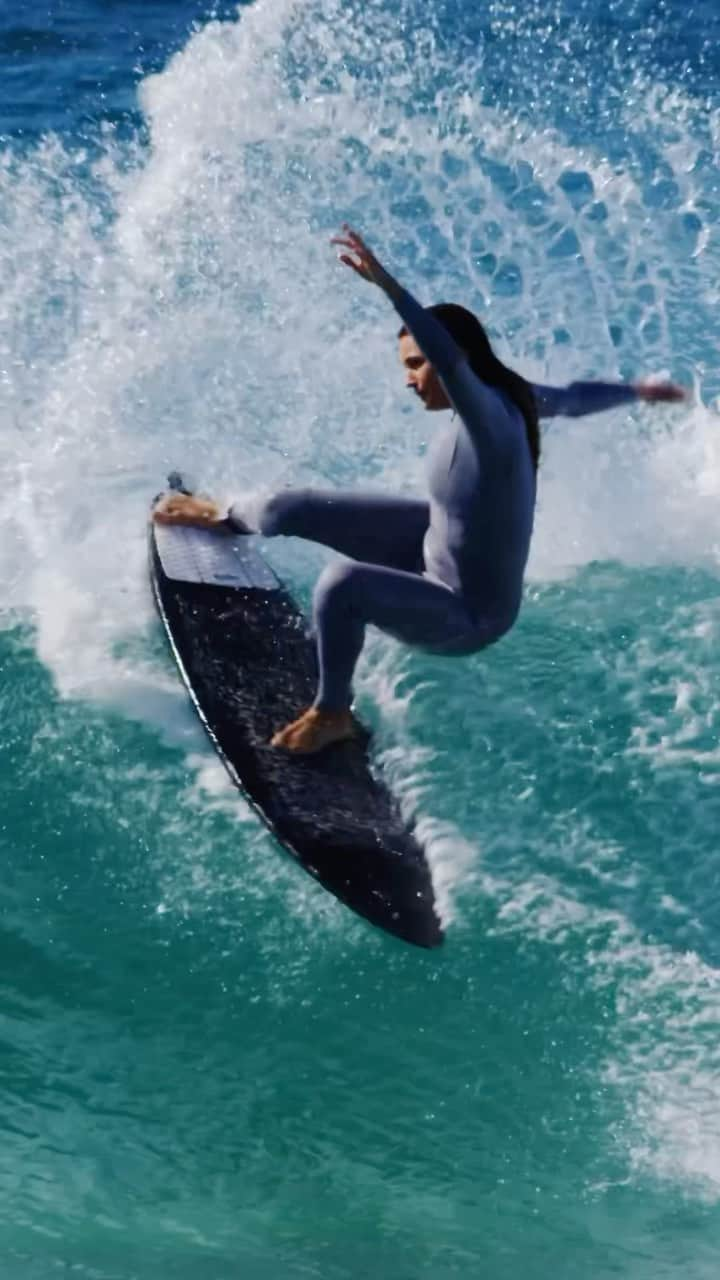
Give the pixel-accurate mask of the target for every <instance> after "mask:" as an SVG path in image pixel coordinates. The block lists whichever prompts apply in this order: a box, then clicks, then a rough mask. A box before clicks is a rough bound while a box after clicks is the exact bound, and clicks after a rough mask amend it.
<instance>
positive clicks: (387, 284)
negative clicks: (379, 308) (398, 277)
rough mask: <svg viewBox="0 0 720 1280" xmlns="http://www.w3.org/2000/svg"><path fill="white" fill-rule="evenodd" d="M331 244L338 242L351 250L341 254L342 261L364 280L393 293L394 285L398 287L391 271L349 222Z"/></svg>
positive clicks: (342, 246)
mask: <svg viewBox="0 0 720 1280" xmlns="http://www.w3.org/2000/svg"><path fill="white" fill-rule="evenodd" d="M331 244H337V245H340V247H341V248H343V249H347V250H349V252H348V253H341V254H340V255H339V257H340V261H341V262H344V263H345V266H346V267H352V269H353V271H356V272H357V274H358V275H359V276H360V277H361V279H362V280H367V281H369V283H370V284H376V285H377V286H378V288H379V289H382V290H384V292H385V293H392V289H393V286H394V287H395V288H397V287H398V286H397V284H396V282H395V281H394V280H393V278H392V276H391V275H390V274H389V272H387V271H386V270H385V268H384V267H383V266H382V265H381V264H380V262H379V261H378V259H377V258H376V257H375V254H374V253H373V252H372V250H371V249H369V248H368V246H367V245H366V244H365V241H364V240H363V238H362V236H359V235H358V233H357V231H353V230H352V228H351V227H349V226H348V224H347V222H344V223H343V227H342V235H340V236H335V237H334V239H333V240H332V241H331Z"/></svg>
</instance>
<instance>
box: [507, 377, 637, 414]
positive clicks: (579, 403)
mask: <svg viewBox="0 0 720 1280" xmlns="http://www.w3.org/2000/svg"><path fill="white" fill-rule="evenodd" d="M531 385H532V391H533V395H534V396H535V403H536V404H537V410H538V417H540V418H558V417H564V418H582V417H583V416H584V415H585V414H587V413H602V412H603V410H604V409H616V408H617V407H618V406H619V405H623V404H631V403H632V401H633V400H637V398H638V396H637V391H636V390H635V388H634V387H632V386H630V385H629V383H627V382H571V383H570V386H568V387H543V386H540V385H539V384H538V383H532V384H531Z"/></svg>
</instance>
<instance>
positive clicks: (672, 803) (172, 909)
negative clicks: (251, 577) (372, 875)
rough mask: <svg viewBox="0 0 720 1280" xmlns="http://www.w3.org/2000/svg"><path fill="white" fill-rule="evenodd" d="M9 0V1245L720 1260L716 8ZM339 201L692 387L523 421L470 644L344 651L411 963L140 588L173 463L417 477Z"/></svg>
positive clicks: (3, 1216) (505, 1264)
mask: <svg viewBox="0 0 720 1280" xmlns="http://www.w3.org/2000/svg"><path fill="white" fill-rule="evenodd" d="M15 9H16V10H17V11H16V12H15ZM192 19H196V20H198V21H197V23H196V26H195V27H194V28H193V29H192V30H191V29H190V21H191V20H192ZM33 21H34V22H35V19H34V20H33ZM1 22H2V26H1V27H0V60H2V63H3V66H4V69H5V71H6V73H7V74H6V77H5V83H6V84H7V85H8V86H9V88H8V91H7V94H6V98H7V101H6V103H5V106H4V107H3V113H4V114H3V116H2V121H3V124H2V127H3V130H4V142H3V144H2V151H1V153H0V220H1V221H2V225H3V229H4V235H3V236H2V238H1V239H0V314H1V316H2V323H1V324H0V424H1V426H2V430H1V431H0V481H1V483H2V486H3V490H4V492H5V495H6V501H5V502H4V503H3V504H2V508H1V509H0V524H1V525H2V537H1V538H0V568H1V570H2V580H3V583H4V592H3V600H2V605H1V611H0V622H1V624H2V629H1V630H0V655H1V660H2V667H3V674H4V679H3V681H2V685H1V686H0V699H1V700H2V712H3V715H2V723H3V726H4V731H3V734H2V738H1V739H0V750H1V752H2V759H1V762H0V787H2V800H3V805H2V812H3V820H2V831H3V835H4V880H5V895H4V911H3V916H2V921H1V922H0V947H1V948H2V952H1V953H0V954H1V955H2V959H3V963H2V986H3V992H2V1005H1V1006H0V1007H1V1008H2V1013H3V1032H2V1041H3V1055H2V1067H1V1068H0V1083H1V1086H2V1087H1V1089H0V1126H2V1135H3V1140H2V1143H0V1187H1V1188H2V1193H3V1194H2V1196H1V1197H0V1220H1V1221H2V1254H3V1260H4V1275H7V1276H8V1278H9V1280H36V1278H37V1280H45V1278H46V1277H48V1276H52V1275H55V1274H59V1273H63V1274H64V1273H65V1272H66V1271H72V1273H73V1274H74V1275H78V1276H81V1277H86V1278H88V1280H151V1278H154V1277H160V1276H172V1277H177V1278H178V1280H220V1278H221V1277H222V1280H225V1278H226V1277H230V1276H235V1275H238V1276H239V1275H242V1276H243V1277H244V1278H247V1280H265V1278H267V1280H275V1277H277V1276H279V1275H282V1276H291V1277H298V1280H300V1277H315V1276H317V1277H322V1278H323V1280H360V1277H365V1276H367V1275H369V1274H374V1275H378V1276H380V1277H382V1280H418V1277H427V1278H428V1280H450V1277H459V1276H462V1277H465V1276H467V1277H476V1276H478V1275H479V1274H483V1275H484V1276H486V1277H488V1280H515V1278H516V1277H517V1276H518V1275H524V1276H526V1277H527V1280H546V1278H547V1277H550V1276H552V1277H553V1278H554V1280H574V1278H575V1277H577V1276H579V1275H582V1276H584V1277H588V1278H589V1280H590V1278H591V1280H605V1278H606V1277H607V1278H608V1280H609V1278H610V1277H611V1276H612V1277H623V1280H657V1278H658V1277H662V1276H668V1277H669V1276H675V1275H677V1274H680V1273H681V1272H682V1273H683V1274H684V1275H686V1276H688V1277H689V1278H690V1280H706V1278H707V1280H710V1277H711V1276H712V1277H713V1280H714V1277H715V1275H716V1272H717V1258H718V1251H719V1250H720V1156H719V1155H718V1152H719V1151H720V1118H719V1117H720V1108H719V1107H718V1079H719V1075H718V1072H719V1069H720V1061H719V1056H720V1055H719V1051H718V1043H719V1040H718V1031H719V1029H720V1027H719V1022H720V969H719V966H720V941H719V939H720V895H719V894H718V876H717V831H718V824H719V821H720V749H719V747H718V732H719V729H720V713H719V712H718V705H719V704H718V692H719V689H718V675H717V671H718V666H717V653H718V638H719V637H720V606H719V604H718V564H719V558H720V536H719V535H718V518H717V513H718V508H719V500H720V443H719V442H720V433H719V432H718V408H717V399H718V395H720V374H719V372H718V371H719V369H720V365H719V364H718V358H717V351H718V338H719V336H720V335H719V332H718V331H719V329H720V324H719V322H718V284H717V281H718V279H719V278H720V271H719V268H720V251H719V249H718V238H717V225H718V204H719V203H720V183H719V174H718V164H717V154H718V141H719V139H720V91H719V90H718V83H719V81H718V74H717V73H718V65H717V62H718V55H717V48H718V35H720V31H719V30H718V27H719V24H720V16H719V15H718V11H717V8H716V5H715V0H704V2H702V3H699V2H696V3H694V5H693V6H692V8H691V10H688V9H687V6H686V5H681V4H680V0H664V2H663V3H662V4H660V3H653V2H652V0H648V2H645V0H643V3H640V0H611V2H610V3H604V4H600V2H599V0H582V2H580V3H579V2H577V0H572V3H571V0H554V3H553V4H551V5H549V6H548V5H547V4H544V5H540V4H537V3H534V0H530V2H529V3H525V4H522V5H520V4H517V5H516V4H514V3H513V0H494V2H493V3H492V4H491V5H489V6H483V7H482V9H481V10H480V9H477V7H476V6H468V5H466V4H463V3H461V0H440V2H439V3H438V2H436V3H432V4H431V3H429V0H427V2H426V0H395V2H394V3H392V4H391V3H390V2H389V0H364V3H362V4H360V3H357V4H356V3H352V2H351V3H348V2H345V0H343V2H342V3H341V0H258V3H255V4H253V5H252V6H250V7H246V8H243V9H241V10H239V11H238V12H237V13H236V12H235V11H234V9H233V7H232V6H224V8H222V9H220V10H218V16H217V17H215V18H214V19H213V18H212V17H211V16H208V13H207V11H205V12H203V11H202V10H201V7H200V6H199V5H190V4H187V5H179V4H177V5H173V4H167V5H153V6H141V5H137V4H135V5H130V6H125V7H123V15H122V17H120V16H119V14H116V15H115V16H114V17H112V16H109V14H108V6H104V5H100V4H99V3H90V0H83V2H82V3H81V2H80V0H79V2H78V3H77V4H76V5H74V6H70V7H68V9H67V10H66V11H65V12H64V13H63V14H62V15H60V16H58V17H57V19H55V20H54V21H53V22H48V24H47V28H43V27H42V26H41V25H39V23H40V20H39V19H38V20H37V22H36V25H34V26H33V27H28V25H27V18H26V17H23V11H22V10H21V8H20V6H15V5H14V4H11V5H9V6H8V14H7V16H4V17H3V18H2V20H1ZM172 50H174V52H172ZM138 67H141V68H144V69H145V70H144V71H143V70H140V71H138ZM153 68H154V69H153ZM93 75H94V76H95V79H94V80H93V79H92V77H93ZM100 76H102V77H103V80H102V84H101V85H100V86H99V88H98V87H97V78H98V77H100ZM89 85H93V86H94V87H93V88H92V91H91V90H90V89H89V87H88V86H89ZM343 220H348V221H350V222H352V223H355V224H357V225H358V227H359V228H360V229H361V230H363V231H364V232H365V233H366V235H367V236H368V238H369V239H370V240H371V242H372V243H374V244H375V245H377V247H378V249H379V250H381V251H382V253H383V254H384V255H385V256H386V257H387V259H388V260H389V261H391V262H392V263H393V264H394V266H395V269H396V271H397V273H398V275H399V276H400V278H401V279H402V280H403V281H406V282H407V284H408V285H409V286H410V287H412V288H413V289H414V290H415V291H416V292H417V293H418V294H419V295H420V296H421V297H422V298H423V299H424V300H426V301H431V300H438V299H440V298H444V299H446V300H451V299H456V300H458V301H462V302H464V303H465V304H467V305H469V306H471V307H473V308H475V309H476V310H477V311H478V313H479V314H480V315H481V316H482V317H483V318H484V320H485V321H486V323H487V324H488V326H489V328H490V330H491V331H492V334H493V337H494V340H495V342H496V344H497V346H498V349H499V350H500V352H501V353H502V354H503V355H504V356H505V358H507V359H508V360H509V361H510V362H511V363H513V364H514V365H516V366H517V367H518V368H519V369H521V370H522V371H523V372H525V373H526V374H527V375H528V376H532V377H535V378H537V379H538V380H546V381H549V382H553V381H554V382H561V383H564V382H567V381H570V380H572V379H573V378H578V377H592V376H609V377H623V378H636V377H639V376H641V375H649V374H656V375H661V374H664V375H666V376H672V377H674V378H677V379H679V380H681V381H684V382H686V383H687V384H689V385H692V387H693V388H694V393H695V399H694V404H693V406H692V407H691V408H689V409H683V410H681V411H679V412H678V411H677V410H673V411H665V410H662V411H658V410H656V411H654V412H653V411H651V410H649V409H637V410H635V409H633V410H632V411H631V412H626V411H622V412H615V413H611V414H607V415H605V416H603V417H598V418H593V419H586V420H581V421H575V422H564V421H558V422H556V423H554V424H552V425H551V426H550V427H549V428H548V430H547V431H546V433H545V437H544V457H543V463H542V471H541V486H540V499H539V507H538V517H537V526H536V532H535V538H534V546H533V552H532V558H531V564H530V570H529V577H528V588H527V599H526V602H525V605H524V609H523V613H522V616H521V619H520V621H519V623H518V625H517V626H516V628H515V629H514V631H513V633H512V634H511V635H510V636H509V637H508V638H507V639H506V640H504V641H503V643H502V644H501V645H499V646H497V647H495V648H493V649H492V650H490V651H489V652H488V653H486V654H484V655H478V656H477V657H475V658H473V659H469V660H463V661H456V662H449V661H445V662H443V661H441V660H439V659H433V658H430V657H428V656H423V655H418V654H410V653H408V652H406V651H405V650H403V649H401V648H400V647H399V646H396V645H394V644H392V643H391V642H390V641H389V640H385V639H383V638H381V637H379V636H375V637H373V638H372V639H371V641H370V643H369V644H368V646H367V650H366V652H365V654H364V656H363V659H362V663H361V666H360V669H359V682H358V694H359V701H360V706H361V711H362V714H363V715H364V716H365V717H366V718H367V719H368V720H369V721H371V722H372V723H373V724H374V727H375V730H376V741H377V744H378V749H379V750H380V752H381V754H382V758H383V761H384V765H385V768H386V770H387V772H388V774H389V776H390V778H391V779H392V781H393V783H394V785H395V786H396V788H397V789H398V791H399V792H400V794H401V795H402V796H403V797H404V798H405V800H406V801H407V803H408V805H409V806H411V807H412V809H413V811H414V812H416V813H417V814H418V815H419V818H420V822H421V825H422V828H423V831H424V833H425V835H426V837H427V839H428V841H429V843H430V847H431V851H432V860H433V873H434V878H435V881H436V887H437V890H438V894H439V896H440V899H441V902H442V907H443V913H444V916H445V921H446V925H447V930H448V940H447V946H446V948H445V949H444V951H443V953H442V954H439V955H436V954H432V955H430V956H427V955H423V954H418V953H416V952H414V951H410V950H409V949H405V948H403V947H401V946H399V945H398V944H397V943H395V942H393V940H392V939H389V938H386V937H384V936H381V935H380V934H378V933H376V932H373V931H372V930H370V929H369V928H368V927H366V926H365V925H364V924H363V923H362V922H360V921H358V920H356V919H355V918H353V917H352V916H351V915H350V913H348V912H347V911H345V910H344V909H343V908H342V907H340V906H339V905H338V904H337V903H336V902H334V901H333V900H332V899H330V898H329V897H328V895H326V894H324V893H323V892H322V891H321V890H320V889H319V888H318V887H317V886H316V885H314V884H313V883H312V882H311V881H310V880H309V879H308V878H307V877H304V876H302V875H301V874H300V872H299V871H298V870H297V869H296V868H295V867H294V866H293V865H292V864H291V863H290V862H289V861H288V860H286V859H284V858H283V857H282V856H281V855H280V854H279V852H278V850H277V849H276V847H275V846H274V844H273V841H272V840H271V838H270V837H269V835H268V834H267V833H266V832H264V831H263V830H262V829H261V828H260V827H259V825H258V823H257V821H256V820H255V818H254V817H253V816H252V814H251V813H250V811H249V810H248V809H247V808H246V807H245V806H244V804H243V802H242V801H241V800H239V799H238V797H237V795H236V793H235V792H234V791H233V790H232V788H231V787H230V785H229V783H228V782H227V781H226V779H225V776H224V774H223V772H222V769H221V768H220V766H219V764H216V762H215V759H214V757H213V755H212V753H211V751H210V749H209V747H208V745H207V743H206V742H205V740H204V738H203V736H202V734H201V731H200V729H199V726H198V725H197V723H196V721H195V718H194V716H193V714H192V713H191V711H190V710H189V708H188V706H187V702H186V699H185V695H184V693H183V691H182V690H181V688H180V687H179V682H178V680H177V678H176V675H175V672H174V670H173V668H172V664H171V661H170V658H169V655H168V653H167V651H166V648H165V645H164V641H163V638H162V636H161V634H160V630H159V626H158V624H157V622H156V620H155V618H154V615H153V611H152V607H151V602H150V599H149V594H148V588H147V581H146V571H145V534H144V522H145V517H146V510H147V505H148V502H149V499H150V497H151V495H152V494H153V493H154V492H155V491H156V490H157V488H158V487H159V486H160V485H161V483H162V480H163V478H164V476H165V474H166V473H167V471H168V470H169V469H170V468H172V467H175V466H181V467H182V468H184V469H185V470H186V471H187V472H188V473H189V474H191V475H192V476H193V478H194V479H195V481H196V482H197V484H198V485H201V486H203V487H204V488H206V489H207V490H208V491H211V492H217V493H219V494H221V495H225V496H227V497H228V498H229V497H231V496H233V495H234V494H237V493H238V492H241V491H247V490H250V491H258V492H260V491H267V490H268V489H271V488H274V487H278V486H283V485H286V484H291V483H296V484H304V483H308V482H311V481H312V482H314V483H320V484H328V485H335V486H338V485H345V486H353V485H354V486H360V485H374V486H385V487H395V488H402V489H403V490H405V491H407V490H412V489H414V488H418V487H419V486H420V485H421V484H422V467H423V454H424V450H425V446H426V442H427V435H428V433H429V431H430V430H431V429H432V422H431V421H430V420H428V419H426V418H424V417H423V416H422V414H421V413H420V412H419V410H418V408H417V407H416V406H415V404H414V403H413V404H412V405H411V404H409V403H408V397H407V395H406V393H404V391H403V386H402V378H401V376H400V374H399V371H398V368H397V365H396V356H395V350H394V332H395V328H396V322H395V321H394V319H393V316H392V314H391V313H389V312H388V309H387V307H386V305H385V304H384V301H383V299H381V298H380V297H376V296H375V294H374V293H373V292H372V291H371V290H369V289H363V288H362V287H361V285H360V283H359V282H356V281H354V280H353V279H352V278H350V277H349V275H348V273H347V272H344V271H343V269H342V268H340V267H338V266H337V264H336V262H335V260H334V257H333V254H332V252H331V251H330V250H329V248H328V244H327V241H328V239H329V236H330V235H331V234H332V233H333V232H334V231H335V229H336V228H337V226H338V225H339V223H340V222H342V221H343ZM268 553H269V555H270V556H271V558H272V560H273V563H274V564H275V566H276V567H277V568H278V569H279V570H280V571H281V572H282V573H283V574H284V575H285V576H286V577H287V578H289V579H290V580H291V581H292V582H293V583H294V584H295V587H296V590H297V592H298V594H299V596H300V598H301V599H302V600H304V601H307V599H308V595H309V592H310V589H311V586H312V582H313V579H314V577H315V575H316V573H317V571H318V568H319V566H320V565H321V563H322V554H321V553H320V552H319V551H317V550H316V549H313V548H311V547H308V546H301V545H292V544H287V545H282V546H281V545H278V544H277V543H273V544H272V545H270V546H269V547H268Z"/></svg>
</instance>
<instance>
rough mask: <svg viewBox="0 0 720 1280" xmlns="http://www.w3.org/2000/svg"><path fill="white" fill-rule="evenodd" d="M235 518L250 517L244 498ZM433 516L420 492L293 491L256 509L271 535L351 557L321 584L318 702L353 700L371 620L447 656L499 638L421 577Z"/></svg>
mask: <svg viewBox="0 0 720 1280" xmlns="http://www.w3.org/2000/svg"><path fill="white" fill-rule="evenodd" d="M232 518H233V519H235V520H236V521H237V522H238V523H239V524H242V523H243V510H242V502H240V503H238V504H236V505H235V507H234V508H233V511H232ZM428 521H429V508H428V505H427V503H426V502H420V501H418V500H416V499H414V498H402V497H389V496H385V495H382V494H371V493H343V492H339V493H338V492H333V491H332V490H329V491H322V490H317V489H288V490H284V491H282V492H280V493H278V494H275V495H274V497H272V498H270V499H269V500H268V501H267V502H266V503H265V504H264V506H263V507H262V509H261V511H260V513H259V515H256V518H255V519H254V520H253V522H252V527H254V528H256V529H257V530H258V532H259V533H262V534H263V535H264V536H265V537H274V536H276V535H277V534H284V535H285V536H286V537H294V538H306V539H308V540H309V541H311V542H320V543H322V544H323V545H324V546H326V547H332V548H333V549H334V550H335V551H339V552H341V553H342V555H344V556H348V557H350V559H349V560H343V561H340V562H338V563H335V564H331V565H329V566H328V567H327V568H326V569H325V570H324V572H323V573H322V574H321V575H320V578H319V579H318V582H317V586H316V588H315V594H314V597H313V623H314V630H315V637H316V641H317V650H318V665H319V668H320V680H319V684H318V691H317V696H316V698H315V706H316V707H322V708H324V709H325V710H341V709H343V708H346V707H349V706H350V703H351V701H352V677H353V672H354V670H355V664H356V663H357V660H358V658H359V656H360V650H361V649H362V646H363V641H364V638H365V626H366V624H367V623H369V622H370V623H372V624H373V626H376V627H379V628H380V630H381V631H386V632H388V633H389V634H390V635H393V636H395V637H396V638H397V639H399V640H402V641H404V643H405V644H408V645H415V646H417V647H419V648H422V649H428V650H431V651H433V652H438V653H446V654H461V653H473V652H474V651H475V650H477V649H481V648H483V647H484V645H486V644H488V643H490V642H491V641H492V640H493V639H495V636H494V635H493V634H490V633H489V630H488V628H486V627H483V626H482V624H481V623H479V622H478V621H477V620H476V619H475V618H474V617H473V616H472V613H471V611H470V610H469V608H468V606H467V605H466V604H465V603H464V602H463V600H462V598H461V597H459V596H457V595H455V594H454V593H453V592H452V591H451V590H450V588H449V587H446V586H444V585H443V584H442V583H440V582H437V581H433V580H432V579H429V578H425V577H423V576H422V574H423V556H422V544H423V538H424V536H425V532H426V530H427V527H428Z"/></svg>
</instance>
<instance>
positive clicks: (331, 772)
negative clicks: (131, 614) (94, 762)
mask: <svg viewBox="0 0 720 1280" xmlns="http://www.w3.org/2000/svg"><path fill="white" fill-rule="evenodd" d="M254 542H255V539H254V538H250V537H247V536H232V535H231V534H229V533H217V532H211V531H209V530H203V529H188V528H184V527H182V526H159V525H152V524H151V526H150V558H151V575H152V582H153V588H154V591H155V596H156V599H157V603H158V607H159V610H160V613H161V616H162V618H163V621H164V623H165V627H166V629H167V632H168V635H169V638H170V642H171V645H172V647H173V650H174V652H175V656H176V658H177V661H178V664H179V666H180V669H181V673H182V675H183V678H184V680H185V682H186V684H187V686H188V689H189V691H190V694H191V697H192V698H193V701H194V702H195V704H196V707H197V709H198V711H199V714H200V716H201V718H202V720H203V722H204V723H205V726H206V728H207V730H208V732H209V734H210V736H211V738H212V739H213V741H214V743H215V746H216V748H217V750H218V752H219V754H220V756H221V757H222V759H223V761H224V763H225V765H226V767H227V769H228V771H229V773H230V775H231V777H232V778H233V780H234V781H235V782H236V783H237V785H238V786H239V787H240V788H241V789H242V790H243V791H244V792H245V794H246V795H247V797H248V798H249V800H250V801H251V803H252V804H253V805H254V807H255V808H256V809H257V810H258V811H259V813H260V815H261V816H262V817H263V818H264V820H265V822H266V823H267V824H268V826H269V827H270V828H271V829H272V831H273V832H274V833H275V835H276V836H277V838H278V839H279V840H280V841H281V843H282V844H283V845H284V846H285V847H286V848H287V849H288V851H289V852H290V853H291V854H292V855H293V856H294V857H295V858H296V859H297V860H298V861H299V862H300V863H301V864H302V865H303V867H305V869H306V870H307V871H308V872H310V874H311V875H313V876H314V877H315V878H316V879H317V880H319V881H320V883H321V884H323V885H324V887H325V888H326V889H328V890H329V891H330V892H331V893H333V894H335V895H336V897H338V898H340V899H341V901H343V902H345V903H346V904H347V905H348V906H349V907H351V908H352V909H353V910H354V911H356V912H358V913H359V914H360V915H362V916H364V917H365V918H366V919H368V920H370V921H371V922H372V923H373V924H376V925H378V926H379V927H381V928H383V929H385V930H387V931H388V932H390V933H392V934H395V935H396V936H398V937H400V938H403V939H405V940H406V941H408V942H413V943H415V944H417V945H419V946H424V947H433V946H437V945H439V943H440V942H442V936H443V935H442V929H441V926H440V922H439V920H438V917H437V915H436V912H435V907H434V895H433V888H432V881H431V878H430V871H429V868H428V865H427V862H426V859H425V854H424V852H423V849H422V846H421V845H420V844H419V843H418V841H417V840H416V838H415V837H414V835H413V834H412V832H411V831H410V830H409V829H408V826H407V825H406V823H405V822H404V821H403V819H402V816H401V814H400V811H399V808H398V804H397V801H396V800H395V798H394V797H393V796H392V794H391V792H390V791H389V790H388V788H387V787H386V786H385V785H384V783H383V782H382V781H381V780H379V779H378V778H376V777H374V776H373V774H372V773H371V770H370V766H369V761H368V756H367V751H366V746H365V744H364V743H361V742H346V743H341V744H338V745H337V746H334V747H332V748H330V749H329V750H327V751H324V752H321V753H319V754H318V755H315V756H293V755H290V754H289V753H287V752H283V751H278V750H277V749H275V748H273V747H270V746H269V741H270V738H271V737H272V735H273V733H274V732H275V730H276V729H278V728H279V727H281V726H282V725H283V724H286V723H287V722H288V721H289V720H291V719H293V718H294V717H295V716H297V715H298V714H299V712H300V711H301V710H302V709H303V708H304V707H307V706H309V705H310V704H311V702H312V700H313V697H314V695H315V687H316V681H317V663H316V657H315V646H314V644H313V642H312V641H311V639H310V638H309V637H308V635H307V623H306V621H305V619H304V618H303V615H302V614H301V613H300V612H299V610H298V609H297V607H296V605H295V604H294V602H293V600H292V599H291V597H290V596H289V594H288V593H287V592H286V591H285V589H284V588H283V587H282V586H281V585H280V583H279V582H278V580H277V578H276V577H275V575H274V574H273V573H272V570H271V569H270V568H269V566H268V565H267V564H266V562H265V561H264V560H263V559H262V557H261V556H260V555H259V553H258V552H257V551H256V550H255V547H254V545H253V544H254Z"/></svg>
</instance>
